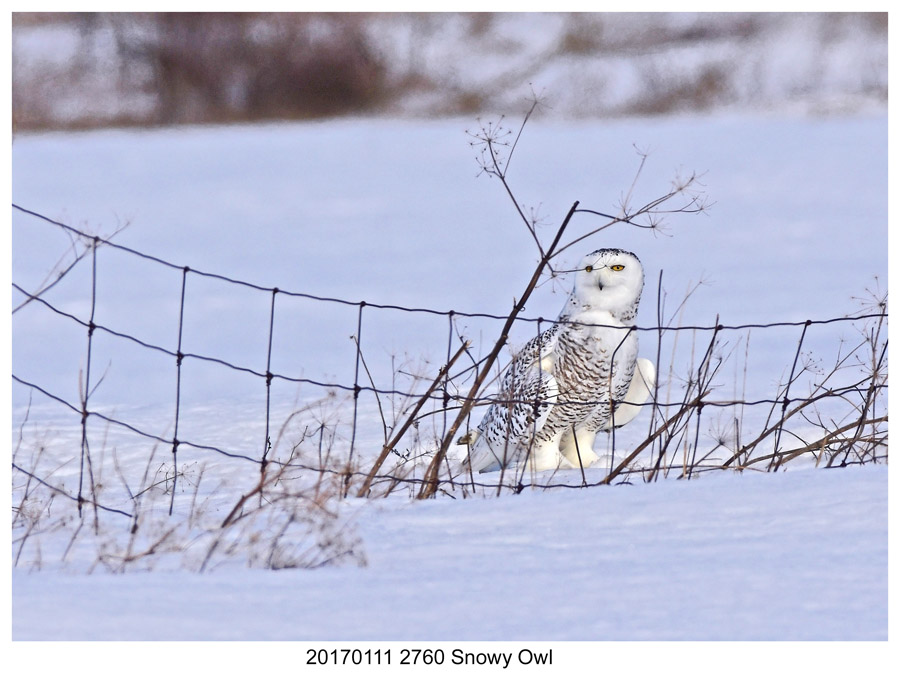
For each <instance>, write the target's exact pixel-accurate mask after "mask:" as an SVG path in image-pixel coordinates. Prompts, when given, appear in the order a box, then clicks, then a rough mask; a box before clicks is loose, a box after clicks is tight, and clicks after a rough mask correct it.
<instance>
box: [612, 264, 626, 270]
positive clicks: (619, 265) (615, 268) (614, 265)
mask: <svg viewBox="0 0 900 696" xmlns="http://www.w3.org/2000/svg"><path fill="white" fill-rule="evenodd" d="M610 268H611V269H612V270H614V271H621V270H624V268H625V266H623V265H622V264H621V263H614V264H613V265H612V266H610Z"/></svg>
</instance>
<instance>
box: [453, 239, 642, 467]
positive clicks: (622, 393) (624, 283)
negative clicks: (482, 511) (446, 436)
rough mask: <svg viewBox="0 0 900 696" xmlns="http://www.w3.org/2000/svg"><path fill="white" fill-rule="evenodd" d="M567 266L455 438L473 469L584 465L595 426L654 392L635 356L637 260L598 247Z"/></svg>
mask: <svg viewBox="0 0 900 696" xmlns="http://www.w3.org/2000/svg"><path fill="white" fill-rule="evenodd" d="M573 272H574V274H575V285H574V288H573V290H572V293H571V294H570V295H569V298H568V300H567V301H566V304H565V306H564V307H563V310H562V312H561V313H560V315H559V318H558V319H557V320H556V323H555V324H554V325H553V326H552V327H550V328H549V329H547V330H546V331H544V332H542V333H541V334H540V335H538V336H536V337H535V338H533V339H531V340H530V341H529V342H528V343H526V344H525V346H524V347H523V348H522V350H521V351H519V353H518V354H517V355H516V356H515V358H514V359H513V361H512V364H511V365H510V366H509V369H507V371H506V372H505V373H504V375H503V378H502V379H501V382H500V393H499V395H498V397H497V400H496V401H495V402H494V403H492V404H491V407H490V408H489V409H488V411H487V413H486V414H485V416H484V418H483V420H482V421H481V424H480V425H479V426H478V427H477V428H476V429H475V430H473V431H471V432H470V433H468V434H467V435H465V436H464V437H463V438H461V440H460V444H466V445H468V446H469V452H468V457H467V458H466V461H465V462H464V466H468V465H469V464H471V467H472V470H473V471H487V470H490V469H495V468H498V467H503V466H506V465H507V464H509V463H511V462H516V461H521V460H522V459H526V460H527V464H528V466H529V467H530V468H532V469H533V470H535V471H541V470H546V469H556V468H557V467H560V468H578V466H579V464H580V465H582V466H589V465H590V464H591V463H593V462H594V461H595V460H596V459H597V455H596V454H595V453H594V449H593V445H594V438H595V436H596V434H597V433H598V432H599V431H601V430H609V429H611V428H613V427H619V426H621V425H624V424H625V423H627V422H628V421H630V420H632V419H633V418H634V417H635V416H636V415H637V413H638V412H639V411H640V408H641V407H640V404H643V403H644V402H645V401H646V400H647V397H648V396H649V395H650V392H651V391H652V389H653V385H654V382H655V379H656V370H655V368H654V367H653V363H651V362H650V361H649V360H645V359H643V358H640V359H638V357H637V349H638V339H637V333H636V331H635V330H634V329H633V328H632V324H633V320H634V318H635V315H636V314H637V309H638V303H639V302H640V299H641V291H642V290H643V287H644V271H643V268H642V267H641V262H640V260H638V258H637V256H635V255H634V254H632V253H631V252H628V251H623V250H622V249H599V250H597V251H595V252H593V253H591V254H588V255H587V256H585V257H584V259H583V260H582V261H581V263H580V264H579V265H578V267H577V268H576V269H575V270H574V271H573ZM611 401H612V402H615V403H616V404H618V406H617V407H616V408H615V410H614V411H611V408H610V406H611ZM622 401H625V402H627V403H621V402H622Z"/></svg>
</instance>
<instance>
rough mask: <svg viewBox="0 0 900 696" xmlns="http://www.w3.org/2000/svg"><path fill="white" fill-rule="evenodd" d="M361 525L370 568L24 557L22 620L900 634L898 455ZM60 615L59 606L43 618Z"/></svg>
mask: <svg viewBox="0 0 900 696" xmlns="http://www.w3.org/2000/svg"><path fill="white" fill-rule="evenodd" d="M355 523H356V526H357V527H358V529H359V531H360V532H361V534H362V538H363V543H364V547H365V550H366V557H367V559H368V567H367V568H366V569H364V570H360V569H358V568H341V567H338V568H321V569H318V570H315V571H305V572H304V571H281V572H266V571H247V570H225V571H222V572H218V571H217V572H212V573H209V574H204V575H198V574H184V573H166V572H155V573H149V574H148V573H135V574H132V575H128V574H126V575H125V576H112V575H106V574H100V575H70V574H66V573H63V574H59V573H51V572H40V573H31V574H23V573H14V575H13V593H14V597H15V602H14V606H13V634H14V636H15V637H16V638H17V639H21V640H48V639H51V640H52V639H57V638H59V637H60V636H65V637H66V638H68V639H71V640H234V639H239V640H305V641H329V640H340V641H356V640H362V641H378V640H393V641H428V640H439V641H469V640H476V641H484V640H490V641H496V640H499V641H547V640H549V641H565V640H885V639H886V638H887V621H886V619H887V615H886V608H887V591H888V588H887V573H886V570H887V469H886V468H885V467H866V468H863V469H855V470H846V469H843V470H831V471H798V472H790V473H787V474H783V475H743V476H738V475H735V476H731V475H729V476H720V477H708V478H701V479H700V480H697V481H691V482H688V481H678V482H675V481H666V482H664V483H660V484H657V485H650V486H614V487H609V488H602V489H596V488H595V489H587V490H568V491H564V492H554V493H526V494H523V495H521V496H507V497H502V498H498V499H481V500H469V501H465V502H459V501H452V500H439V501H434V502H432V503H427V504H404V505H397V504H392V503H391V501H390V499H388V500H387V501H381V502H375V503H372V504H370V505H367V506H365V508H363V509H361V510H360V511H359V513H358V515H356V516H355ZM138 593H139V594H140V596H141V598H142V599H141V602H140V603H139V604H136V603H135V602H134V597H135V595H136V594H138ZM238 597H240V598H241V599H240V604H239V605H237V606H236V605H235V598H238ZM74 598H77V602H73V599H74ZM48 615H52V616H54V617H57V619H56V620H55V621H54V622H53V623H52V624H47V623H43V622H41V620H40V619H41V617H42V616H48ZM226 615H227V617H228V620H227V621H223V620H222V617H223V616H226ZM176 617H177V618H176Z"/></svg>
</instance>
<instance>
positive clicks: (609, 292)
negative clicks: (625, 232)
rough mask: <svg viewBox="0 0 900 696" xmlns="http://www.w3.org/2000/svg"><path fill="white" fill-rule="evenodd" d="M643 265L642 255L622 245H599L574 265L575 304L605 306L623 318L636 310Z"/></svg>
mask: <svg viewBox="0 0 900 696" xmlns="http://www.w3.org/2000/svg"><path fill="white" fill-rule="evenodd" d="M643 289H644V269H643V267H642V266H641V262H640V259H638V257H637V256H635V255H634V254H632V253H631V252H630V251H624V250H623V249H598V250H597V251H594V252H591V253H590V254H588V255H587V256H585V257H584V258H583V259H582V260H581V263H580V264H579V265H578V267H577V268H576V269H575V288H574V290H573V292H572V300H573V305H575V306H576V307H577V308H578V309H581V310H605V311H608V312H610V313H611V314H612V315H613V316H616V317H618V318H619V319H621V320H622V321H629V320H631V319H633V318H634V316H635V314H637V308H638V303H639V302H640V300H641V291H642V290H643Z"/></svg>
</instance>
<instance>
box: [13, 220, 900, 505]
mask: <svg viewBox="0 0 900 696" xmlns="http://www.w3.org/2000/svg"><path fill="white" fill-rule="evenodd" d="M13 209H14V210H15V211H18V212H19V213H22V214H24V215H27V216H30V217H32V218H34V219H37V220H41V221H43V222H46V223H47V224H49V225H52V226H55V227H57V228H59V229H61V230H64V231H66V232H67V233H70V234H73V235H75V236H76V237H77V238H79V239H80V240H82V243H83V244H84V245H85V252H84V253H82V254H80V255H78V256H76V259H75V261H74V262H73V263H71V264H70V265H69V266H67V267H66V269H65V270H64V271H63V272H62V273H61V274H60V275H59V277H57V278H56V279H55V280H54V281H53V282H52V283H49V284H47V285H45V286H44V287H43V288H38V289H36V290H34V291H29V290H27V289H25V288H24V287H22V286H21V285H20V284H18V283H16V282H13V283H12V287H13V289H14V290H15V291H16V292H17V293H19V294H20V295H21V296H22V301H21V302H20V303H19V304H18V305H17V306H15V307H14V309H13V310H12V313H13V315H15V314H16V313H18V312H19V311H20V310H22V309H23V308H24V307H25V306H27V305H29V304H31V303H36V304H38V305H39V306H40V307H42V308H43V309H46V310H48V311H50V312H52V313H54V314H55V315H57V316H59V317H62V318H64V319H66V320H68V321H70V322H73V323H75V324H77V325H78V326H80V327H81V328H83V329H85V330H86V332H87V346H86V356H87V357H86V360H87V364H86V369H85V384H84V385H83V387H82V389H81V403H80V404H73V403H71V402H70V401H69V400H66V399H64V398H63V397H61V396H59V395H58V394H55V393H53V391H51V390H50V389H48V388H46V387H45V386H42V385H40V384H39V383H38V382H37V381H36V380H35V379H33V378H28V377H26V376H22V375H17V374H15V373H13V375H12V378H13V380H14V381H15V382H16V383H18V384H20V385H22V386H24V387H27V388H29V389H33V390H35V391H37V392H39V393H41V394H43V395H44V396H45V397H47V398H49V399H51V400H52V401H54V402H56V403H58V404H60V405H62V406H64V407H65V408H67V409H68V410H70V411H72V412H73V413H75V414H78V415H79V416H80V418H81V435H82V438H81V439H82V447H81V456H80V459H81V462H80V473H79V490H78V495H77V500H78V501H79V509H80V505H81V503H82V502H83V501H84V500H85V499H84V497H83V490H82V489H83V480H84V475H85V473H86V472H87V473H88V475H92V474H91V465H90V448H89V442H88V429H87V422H88V419H89V418H98V419H100V420H103V421H104V422H106V423H109V424H112V425H116V426H118V427H122V428H125V429H127V430H129V431H130V432H132V433H134V434H137V435H139V436H141V437H143V438H146V439H148V440H151V441H154V442H157V443H162V444H166V445H169V446H171V451H172V455H173V485H172V497H171V499H170V513H171V510H172V504H173V503H174V492H175V485H174V482H175V481H177V476H178V472H179V469H178V452H179V449H180V448H182V447H191V448H194V449H197V450H199V451H206V452H210V453H215V454H219V455H222V456H225V457H228V458H232V459H238V460H243V461H247V462H251V463H254V464H257V465H259V466H260V467H261V470H262V472H263V473H264V472H265V469H266V467H267V465H268V464H269V463H278V464H280V465H281V466H287V465H286V464H284V463H281V462H277V461H276V460H270V459H269V455H270V449H271V439H270V438H271V433H270V425H271V424H270V418H271V385H272V383H273V381H275V380H281V381H285V382H288V383H294V384H305V385H310V386H315V387H318V388H323V389H332V390H341V391H344V392H346V393H348V394H352V396H353V420H352V425H351V435H350V438H349V441H350V444H349V450H350V451H349V455H348V457H347V461H348V462H350V461H352V459H353V454H354V451H355V448H356V435H357V425H358V423H357V420H358V400H359V397H360V394H361V393H372V394H374V395H375V396H376V398H378V397H381V396H387V397H401V398H405V399H417V400H421V401H422V402H424V401H426V400H430V401H432V402H436V405H437V404H439V407H438V408H436V409H435V410H433V411H430V412H429V413H427V414H422V415H421V416H420V418H424V417H426V416H428V415H434V414H438V413H443V418H444V428H445V429H446V413H447V412H448V411H450V410H452V409H454V408H459V407H460V406H458V405H456V404H458V403H459V402H460V401H462V400H463V399H464V397H462V396H461V395H460V393H454V392H455V391H458V390H457V389H456V386H455V384H454V382H455V381H458V380H460V379H463V378H464V377H465V376H466V375H468V374H469V373H472V372H473V371H477V369H478V366H479V365H480V363H481V361H479V360H476V359H475V358H474V357H473V356H471V355H470V358H472V365H470V366H468V367H466V368H464V369H462V370H460V371H459V372H457V373H455V374H454V375H450V374H449V366H450V364H451V358H450V355H451V350H452V347H453V345H454V344H455V343H457V342H458V343H460V344H461V345H462V346H463V347H462V348H461V351H462V350H466V351H467V347H466V346H465V344H464V341H463V339H462V337H461V336H459V335H458V334H457V333H455V326H454V320H455V319H456V318H483V319H491V320H507V319H508V318H509V316H508V315H497V314H491V313H486V312H468V311H461V310H457V309H450V310H438V309H434V308H428V307H410V306H403V305H397V304H383V303H377V302H372V301H369V300H358V301H352V300H347V299H343V298H336V297H327V296H320V295H315V294H312V293H308V292H301V291H298V290H289V289H284V288H279V287H267V286H264V285H259V284H256V283H252V282H249V281H247V280H244V279H240V278H233V277H229V276H226V275H224V274H221V273H215V272H210V271H205V270H200V269H197V268H193V267H190V266H187V265H179V264H177V263H174V262H172V261H170V260H167V259H163V258H160V257H159V256H155V255H152V254H148V253H146V252H143V251H140V250H138V249H135V248H132V247H129V246H126V245H123V244H120V243H118V242H114V241H112V239H110V238H107V239H103V238H101V237H99V236H97V235H90V234H87V233H85V232H83V231H81V230H78V229H76V228H74V227H71V226H70V225H67V224H65V223H62V222H60V221H58V220H54V219H52V218H50V217H48V216H45V215H42V214H40V213H37V212H35V211H32V210H28V209H26V208H24V207H22V206H19V205H16V204H13ZM102 248H108V249H111V250H114V251H116V252H121V253H125V254H129V255H132V256H134V257H137V258H140V259H142V260H144V261H147V262H149V263H153V264H158V265H160V266H163V267H165V268H168V269H172V270H176V271H178V272H179V273H180V278H179V281H178V282H179V284H180V301H179V312H178V326H177V336H178V339H177V347H176V348H175V349H174V350H172V349H170V348H166V347H165V346H162V345H158V344H156V343H151V342H149V341H146V340H143V339H140V338H138V337H136V336H134V335H132V334H130V333H128V332H125V331H121V330H117V329H115V328H113V327H111V326H107V325H104V324H100V323H98V322H96V321H95V307H96V302H97V287H96V285H97V283H96V279H97V273H98V262H97V252H98V250H99V249H102ZM88 256H90V259H91V279H92V281H91V291H90V306H91V311H90V317H89V318H87V319H84V318H82V317H79V316H77V315H76V314H74V313H72V312H70V311H66V310H64V309H62V308H61V307H59V306H57V305H55V304H53V303H52V302H50V301H49V300H47V299H46V298H45V297H43V295H44V294H45V293H46V291H47V290H49V289H50V288H52V287H54V286H55V285H56V284H57V283H58V282H59V281H60V280H61V278H62V276H63V275H65V274H66V273H69V272H70V271H71V270H72V269H73V268H74V267H75V266H76V265H77V264H78V262H80V261H81V260H82V259H84V258H87V257H88ZM191 274H194V275H197V276H200V277H204V278H208V279H214V280H217V281H221V282H223V283H228V284H233V285H236V286H240V287H243V288H247V289H250V290H253V291H255V292H259V293H265V294H267V295H269V296H270V304H269V316H268V322H267V323H268V329H267V331H268V334H267V352H266V369H265V371H260V370H258V369H253V368H251V367H248V366H246V365H240V364H236V363H235V362H232V361H229V360H224V359H223V358H221V357H216V356H213V355H204V354H200V353H195V352H186V351H183V345H182V337H183V333H184V332H183V329H184V316H185V311H184V310H185V304H186V301H187V300H186V296H187V293H186V291H185V288H186V282H187V277H188V276H189V275H191ZM279 295H283V296H287V297H297V298H303V299H307V300H311V301H314V302H320V303H335V304H340V305H343V306H349V307H356V308H357V314H356V327H355V329H356V335H355V338H356V351H355V360H354V377H353V383H352V384H347V383H342V382H337V381H336V382H328V381H322V380H315V379H311V378H308V377H301V376H297V375H290V374H283V373H278V372H273V371H272V369H271V368H272V351H273V341H272V337H273V334H274V330H275V326H276V324H277V312H276V298H277V296H279ZM369 311H400V312H407V313H424V314H429V315H435V316H444V317H447V318H448V325H449V330H448V339H447V351H446V353H447V364H446V365H445V367H446V368H448V369H447V372H444V373H443V374H442V377H441V379H440V388H439V389H436V388H433V389H430V390H428V391H424V392H416V391H409V390H403V389H397V388H395V387H392V388H380V387H376V386H375V384H374V380H372V379H371V375H370V374H369V378H370V382H371V384H369V385H366V384H360V377H361V369H362V370H363V371H365V372H366V373H367V374H368V367H367V366H366V365H365V360H364V357H363V353H362V331H363V325H364V322H363V317H364V313H365V312H369ZM886 318H887V312H886V310H884V311H882V312H867V313H861V314H858V315H855V316H843V317H830V318H824V319H806V320H803V321H774V322H768V323H758V322H757V323H743V324H723V323H719V322H718V318H717V321H716V323H713V324H711V325H679V326H671V325H660V326H634V327H629V328H630V330H635V331H645V332H657V333H661V332H670V331H712V332H713V336H714V337H715V336H717V335H718V334H719V333H720V332H724V331H747V330H751V329H773V328H778V327H802V329H803V334H802V335H801V338H800V344H799V345H798V346H797V351H796V353H795V355H794V362H793V367H792V369H791V378H790V379H789V382H788V384H789V385H790V384H791V383H792V382H793V376H794V371H795V368H796V366H797V360H798V357H799V354H800V347H801V345H802V343H803V337H804V336H805V335H806V331H807V329H809V328H810V327H812V326H819V325H828V324H835V323H841V322H865V321H869V320H878V321H883V320H886ZM514 319H515V321H518V322H530V323H534V324H536V327H537V332H538V333H540V331H541V328H540V327H541V325H542V324H546V325H552V324H553V323H554V322H553V320H548V319H545V318H544V317H526V316H517V317H514ZM592 326H605V325H592ZM615 328H621V327H615ZM98 331H100V332H102V333H105V334H107V335H109V336H112V337H114V338H116V339H120V340H123V341H127V342H130V343H132V344H134V345H137V346H140V347H141V348H143V349H146V350H149V351H154V352H157V353H160V354H162V355H165V356H167V357H169V358H172V359H173V360H174V362H175V369H176V388H175V422H174V430H173V435H172V437H165V436H163V435H159V434H156V433H152V432H149V431H148V430H147V429H146V428H140V427H137V426H135V425H134V424H132V423H129V422H127V421H125V420H123V419H121V418H115V417H112V416H109V415H107V414H104V413H102V412H101V411H99V410H96V409H91V408H89V400H90V396H91V393H92V386H91V375H90V367H91V351H92V345H93V338H94V335H95V333H96V332H98ZM185 360H197V361H202V362H207V363H210V364H214V365H218V366H221V367H224V368H226V369H228V370H232V371H235V372H239V373H243V374H247V375H251V376H253V377H255V378H258V379H261V380H264V381H265V390H266V391H265V394H266V402H265V413H264V416H265V426H264V433H263V438H262V440H263V445H262V453H261V454H260V455H259V456H251V455H248V454H246V453H237V452H232V451H229V450H228V449H225V448H223V447H220V446H217V445H212V444H207V443H203V442H193V441H189V440H185V439H182V438H180V436H179V424H180V422H181V419H182V411H181V391H182V373H181V368H182V364H183V363H184V361H185ZM436 384H437V383H436ZM886 387H887V383H886V381H885V383H884V384H878V385H875V386H874V387H872V386H871V385H869V386H866V380H862V381H860V382H857V383H855V384H852V385H849V386H845V387H841V388H838V389H829V390H827V392H825V393H824V396H828V397H834V398H843V397H845V396H847V395H848V394H859V395H863V394H864V393H865V392H866V389H867V388H872V389H873V392H874V394H875V395H877V394H879V393H880V392H881V391H882V390H883V389H885V388H886ZM821 396H822V395H820V396H819V397H817V398H821ZM866 398H868V397H866ZM798 400H801V399H799V398H789V396H788V393H787V390H785V393H784V394H780V395H778V396H776V397H774V398H760V399H752V400H740V399H706V398H702V399H701V400H699V401H698V402H697V403H696V404H694V406H695V407H696V408H698V414H699V412H700V410H702V408H704V407H707V406H709V407H723V408H724V407H734V406H762V405H769V406H772V407H775V406H777V405H780V406H781V408H782V413H784V412H785V411H786V409H787V408H788V406H789V404H791V403H792V402H795V401H798ZM453 402H456V404H454V403H453ZM474 402H475V403H476V404H477V405H487V404H491V403H498V402H499V403H504V404H512V403H516V402H515V400H512V399H509V398H504V397H503V396H502V395H499V396H493V397H491V396H484V395H481V396H478V397H477V398H476V399H474ZM525 403H528V404H530V403H531V402H525ZM559 403H565V402H563V401H560V402H559ZM579 403H582V404H583V403H584V402H583V401H580V402H579ZM597 403H598V404H599V403H609V402H597ZM624 403H630V402H625V401H617V402H615V405H616V406H618V405H620V404H624ZM634 405H636V406H641V405H644V404H643V403H642V404H634ZM647 405H651V406H652V407H653V408H656V409H665V408H669V407H676V408H678V407H684V406H685V405H686V400H685V399H681V400H678V401H671V402H666V401H662V400H658V399H657V398H654V399H653V400H652V401H650V402H647ZM379 408H380V402H379ZM697 433H699V419H698V424H697ZM386 435H387V432H386ZM780 436H781V431H780V430H779V431H778V435H777V437H779V438H780ZM386 440H387V436H386ZM385 444H386V445H387V442H386V443H385ZM290 465H291V466H297V467H299V468H311V469H314V470H316V471H323V469H322V468H315V467H309V466H305V465H300V464H296V463H292V464H290ZM14 466H15V464H14ZM16 468H17V469H18V470H22V469H21V467H16ZM329 473H332V474H334V475H336V476H344V477H347V480H348V481H349V480H350V478H353V477H356V476H366V472H358V471H350V470H347V471H339V470H336V469H335V470H329ZM36 478H37V477H36ZM38 480H40V479H38ZM369 480H370V481H378V482H388V483H398V482H405V483H408V484H415V483H416V482H419V483H421V479H416V478H414V477H407V478H403V477H398V476H396V475H394V474H390V473H387V474H372V475H371V476H370V478H369ZM440 482H441V483H446V484H450V485H453V484H454V483H456V484H457V485H458V484H459V481H454V480H453V479H452V478H450V479H441V481H440ZM466 485H470V486H476V485H478V484H477V482H474V481H467V482H466ZM483 485H484V486H485V487H490V488H497V486H498V484H496V483H492V484H483ZM544 485H550V484H544ZM555 485H565V486H568V485H570V484H555ZM502 486H503V484H502V481H501V487H502ZM506 486H509V487H510V488H511V489H513V490H515V489H516V488H517V487H519V486H521V481H519V482H518V483H513V484H510V483H507V484H506ZM91 488H93V486H91ZM94 503H95V508H96V507H97V505H98V504H97V503H96V501H94ZM101 507H102V506H101Z"/></svg>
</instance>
